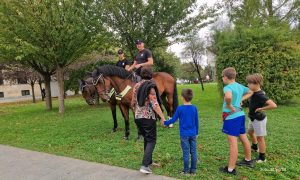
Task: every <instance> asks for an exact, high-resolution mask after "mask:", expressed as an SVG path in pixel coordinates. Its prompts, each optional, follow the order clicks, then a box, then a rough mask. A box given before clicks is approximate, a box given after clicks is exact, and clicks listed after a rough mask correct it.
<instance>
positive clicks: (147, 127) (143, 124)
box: [135, 118, 157, 167]
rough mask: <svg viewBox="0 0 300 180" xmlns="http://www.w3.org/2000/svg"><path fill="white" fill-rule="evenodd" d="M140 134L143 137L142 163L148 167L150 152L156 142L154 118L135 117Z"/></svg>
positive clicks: (150, 159) (150, 158) (150, 161)
mask: <svg viewBox="0 0 300 180" xmlns="http://www.w3.org/2000/svg"><path fill="white" fill-rule="evenodd" d="M135 123H136V125H137V127H138V128H139V131H140V133H141V135H142V136H143V137H144V158H143V162H142V165H143V166H146V167H148V166H149V165H150V164H152V154H153V151H154V148H155V144H156V137H157V134H156V120H154V119H144V118H142V119H135Z"/></svg>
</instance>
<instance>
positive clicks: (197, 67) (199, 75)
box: [195, 63, 204, 91]
mask: <svg viewBox="0 0 300 180" xmlns="http://www.w3.org/2000/svg"><path fill="white" fill-rule="evenodd" d="M195 66H196V71H197V74H198V78H199V81H200V83H201V87H202V91H204V86H203V81H202V77H201V73H200V68H199V65H198V64H197V63H195Z"/></svg>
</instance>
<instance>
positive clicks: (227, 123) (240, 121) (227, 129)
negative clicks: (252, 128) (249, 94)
mask: <svg viewBox="0 0 300 180" xmlns="http://www.w3.org/2000/svg"><path fill="white" fill-rule="evenodd" d="M245 121H246V117H245V116H239V117H236V118H234V119H230V120H224V124H223V129H222V132H223V133H225V134H228V135H231V136H237V137H239V136H240V134H245V133H246V128H245Z"/></svg>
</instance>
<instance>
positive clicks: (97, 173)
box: [0, 145, 172, 180]
mask: <svg viewBox="0 0 300 180" xmlns="http://www.w3.org/2000/svg"><path fill="white" fill-rule="evenodd" d="M0 179H1V180H48V179H51V180H64V179H68V180H69V179H80V180H85V179H86V180H94V179H97V180H119V179H120V180H137V179H138V180H141V179H146V180H150V179H151V180H172V178H169V177H164V176H157V175H154V174H151V175H144V174H141V173H140V172H139V171H137V170H130V169H125V168H120V167H114V166H109V165H105V164H99V163H93V162H88V161H82V160H78V159H72V158H67V157H61V156H55V155H51V154H46V153H41V152H35V151H29V150H24V149H19V148H14V147H10V146H4V145H0Z"/></svg>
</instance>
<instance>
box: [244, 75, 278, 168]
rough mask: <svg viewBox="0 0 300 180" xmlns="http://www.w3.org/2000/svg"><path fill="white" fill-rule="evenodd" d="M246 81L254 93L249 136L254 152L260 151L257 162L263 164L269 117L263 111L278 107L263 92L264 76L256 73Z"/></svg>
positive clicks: (250, 108) (250, 109) (250, 110)
mask: <svg viewBox="0 0 300 180" xmlns="http://www.w3.org/2000/svg"><path fill="white" fill-rule="evenodd" d="M246 81H247V83H248V87H249V89H250V90H252V91H253V92H254V93H253V95H252V96H251V98H250V104H249V118H250V121H249V125H248V134H249V135H250V137H251V140H252V146H251V148H252V150H253V151H256V152H257V150H258V149H259V156H258V158H257V159H256V162H257V163H263V162H266V157H265V153H266V144H265V136H266V135H267V129H266V125H267V116H266V114H265V113H264V112H263V111H264V110H270V109H275V108H276V107H277V105H276V104H275V103H274V102H273V101H272V100H270V99H269V98H268V97H267V96H266V94H265V92H264V91H263V90H261V86H262V84H263V76H262V75H261V74H258V73H256V74H252V75H249V76H247V78H246ZM257 143H258V147H257Z"/></svg>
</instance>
